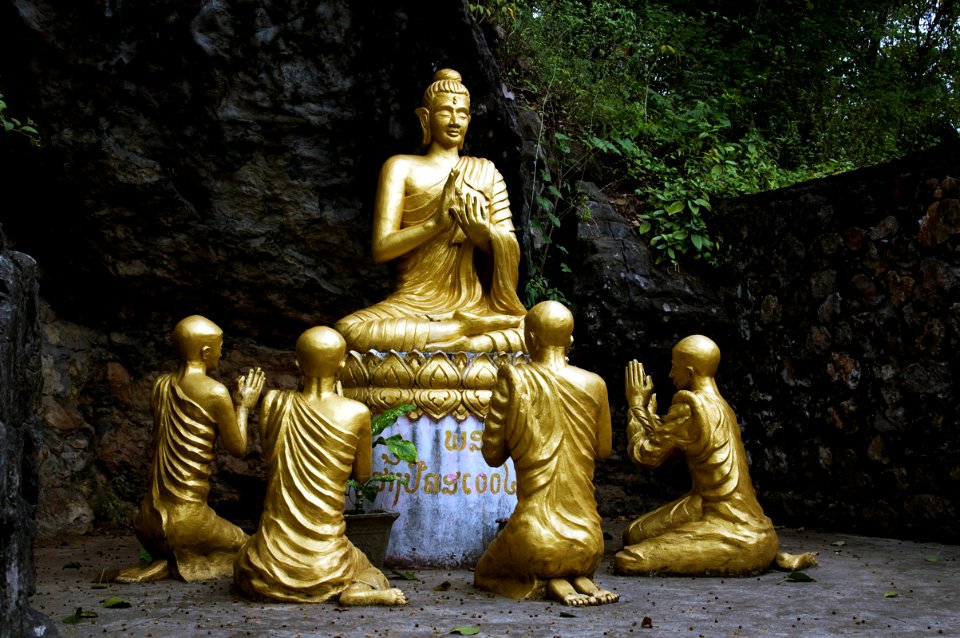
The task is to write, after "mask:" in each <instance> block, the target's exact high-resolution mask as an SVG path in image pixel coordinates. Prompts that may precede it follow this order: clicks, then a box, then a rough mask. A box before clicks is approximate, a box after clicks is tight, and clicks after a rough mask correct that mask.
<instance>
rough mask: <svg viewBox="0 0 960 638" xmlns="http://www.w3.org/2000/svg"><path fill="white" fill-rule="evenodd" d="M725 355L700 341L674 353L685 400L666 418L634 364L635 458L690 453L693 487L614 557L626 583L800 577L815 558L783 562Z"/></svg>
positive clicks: (649, 518) (640, 524) (646, 521)
mask: <svg viewBox="0 0 960 638" xmlns="http://www.w3.org/2000/svg"><path fill="white" fill-rule="evenodd" d="M719 364H720V349H719V348H718V347H717V344H716V343H714V342H713V341H712V340H711V339H708V338H707V337H704V336H702V335H693V336H689V337H686V338H685V339H682V340H681V341H680V342H679V343H677V345H676V346H674V348H673V365H672V366H671V368H670V379H671V380H672V381H673V383H674V385H675V386H676V388H677V390H678V392H677V393H676V394H675V395H674V397H673V403H672V404H671V406H670V410H669V411H668V412H667V414H666V416H665V417H663V418H661V417H659V416H658V415H657V396H656V394H654V393H653V380H652V379H651V378H650V377H649V376H647V375H646V373H645V372H644V369H643V366H642V365H641V364H640V363H638V362H637V361H631V362H630V363H629V365H628V366H627V370H626V394H627V403H628V405H629V415H628V422H627V453H628V455H629V456H630V459H631V460H632V461H633V462H634V463H635V464H637V465H638V466H641V467H651V468H652V467H657V466H659V465H660V464H661V463H663V462H664V461H665V460H666V459H667V458H668V457H669V456H671V455H672V454H674V453H680V454H682V455H683V456H684V457H685V459H686V463H687V467H688V468H689V470H690V477H691V480H692V482H693V487H692V488H691V490H690V492H689V493H688V494H687V495H686V496H683V497H682V498H680V499H678V500H676V501H673V502H671V503H667V504H666V505H664V506H662V507H660V508H658V509H656V510H653V511H652V512H649V513H647V514H644V515H643V516H640V517H639V518H637V519H636V520H634V521H633V522H632V523H631V524H630V525H629V526H628V527H627V529H626V530H625V531H624V534H623V543H624V545H625V547H624V548H623V549H622V550H621V551H620V552H618V553H617V555H616V557H615V558H614V570H615V571H616V572H617V573H620V574H649V573H671V574H702V575H706V574H711V575H747V574H751V573H754V572H758V571H762V570H765V569H767V568H769V567H770V566H771V565H773V564H775V565H776V566H777V567H780V568H782V569H800V568H804V567H808V566H811V565H815V564H816V558H815V557H814V555H813V554H810V553H805V554H798V555H792V554H785V553H779V554H778V553H777V549H778V539H777V534H776V532H775V531H774V529H773V524H772V523H771V521H770V519H769V518H767V517H766V516H765V515H764V513H763V509H762V508H761V507H760V503H759V502H758V501H757V494H756V492H755V491H754V489H753V485H752V483H751V482H750V474H749V471H748V468H747V455H746V451H745V450H744V447H743V442H742V441H741V439H740V427H739V425H738V424H737V418H736V416H735V415H734V413H733V410H732V409H731V408H730V406H729V405H728V404H727V402H726V401H725V400H724V399H723V397H722V396H720V391H719V390H718V389H717V383H716V378H715V377H716V373H717V367H718V366H719Z"/></svg>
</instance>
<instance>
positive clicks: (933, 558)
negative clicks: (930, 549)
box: [923, 554, 940, 563]
mask: <svg viewBox="0 0 960 638" xmlns="http://www.w3.org/2000/svg"><path fill="white" fill-rule="evenodd" d="M923 560H925V561H927V562H928V563H936V562H939V561H940V557H939V556H936V555H933V554H931V555H930V556H924V557H923Z"/></svg>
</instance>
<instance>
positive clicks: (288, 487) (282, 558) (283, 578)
mask: <svg viewBox="0 0 960 638" xmlns="http://www.w3.org/2000/svg"><path fill="white" fill-rule="evenodd" d="M345 352H346V344H345V342H344V340H343V337H342V336H340V334H339V333H338V332H336V331H335V330H332V329H331V328H326V327H322V326H318V327H315V328H311V329H309V330H307V331H306V332H304V333H303V334H302V335H301V336H300V338H299V339H298V340H297V350H296V356H297V366H298V367H299V368H300V372H301V374H302V375H303V377H302V380H303V383H302V389H301V390H300V391H278V390H271V391H269V392H267V394H266V396H265V397H264V400H263V406H262V408H261V418H260V434H261V441H262V445H263V453H264V457H265V458H266V461H267V463H268V471H267V472H268V473H267V494H266V498H265V499H264V503H263V513H262V515H261V517H260V525H259V527H258V529H257V531H256V533H255V534H254V535H253V536H251V537H250V540H248V541H247V543H246V544H245V545H244V546H243V548H242V549H241V550H240V552H239V554H238V555H237V560H236V565H235V569H234V582H235V583H236V585H237V587H238V589H240V591H242V592H243V593H244V594H245V595H247V596H248V597H250V598H253V599H271V600H279V601H284V602H293V603H314V602H324V601H326V600H330V599H334V600H338V601H339V603H340V604H341V605H402V604H405V603H406V599H405V597H404V595H403V592H401V591H400V590H399V589H395V588H391V587H390V584H389V582H388V581H387V579H386V577H385V576H384V575H383V574H382V573H381V572H380V570H378V569H377V568H376V567H374V566H373V565H372V564H371V563H370V561H369V560H367V557H366V556H365V555H364V554H363V552H361V551H360V550H359V549H357V548H356V547H354V546H353V544H352V543H351V542H350V540H349V539H347V537H346V536H345V529H346V524H345V523H344V518H343V509H344V502H345V493H346V489H347V479H348V478H350V477H351V475H352V476H353V477H354V478H355V479H357V480H358V481H360V482H363V481H365V480H366V479H368V478H369V477H370V474H371V472H372V455H373V452H372V448H371V442H370V438H371V434H370V411H369V410H368V409H367V407H366V406H365V405H363V404H362V403H360V402H358V401H353V400H351V399H347V398H344V397H342V396H340V395H338V394H337V389H336V381H337V374H338V373H339V371H340V368H341V367H342V366H343V362H344V355H345Z"/></svg>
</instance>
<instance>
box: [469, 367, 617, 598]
mask: <svg viewBox="0 0 960 638" xmlns="http://www.w3.org/2000/svg"><path fill="white" fill-rule="evenodd" d="M598 379H599V377H598ZM604 398H605V397H604ZM600 414H601V408H600V405H599V403H598V399H597V397H595V396H594V394H592V393H588V392H587V391H585V390H584V389H582V388H580V387H578V386H577V385H575V384H574V383H572V382H571V381H569V380H568V379H566V378H564V377H562V376H559V375H558V374H557V373H556V372H554V371H553V370H550V369H547V368H546V367H544V366H541V365H540V364H537V363H535V362H531V363H528V364H526V365H517V366H516V367H511V366H505V367H503V368H501V369H500V376H499V378H498V381H497V386H496V388H495V390H494V393H493V397H492V398H491V401H490V412H489V414H488V416H487V419H486V421H485V423H484V432H483V447H482V451H483V457H484V459H486V461H487V463H488V464H490V465H492V466H497V465H501V464H502V463H504V462H505V461H506V459H507V457H508V456H509V457H512V458H513V463H514V467H515V468H516V472H517V506H516V509H514V512H513V514H512V515H511V516H510V520H509V521H508V522H507V524H506V526H504V528H503V529H502V530H501V531H500V533H499V534H497V536H496V537H495V538H494V539H493V542H491V543H490V545H489V546H488V547H487V550H486V551H485V552H484V554H483V556H481V557H480V560H479V562H478V563H477V565H476V568H475V570H474V579H475V583H476V584H477V585H478V586H480V587H482V588H483V589H487V590H490V591H494V592H495V593H498V594H502V595H504V596H509V597H511V598H514V599H517V600H519V599H521V598H528V597H538V596H541V595H542V594H543V589H544V586H545V584H546V580H548V579H550V578H567V579H570V578H576V577H579V576H588V577H590V576H592V575H593V573H594V571H596V569H597V566H598V565H599V564H600V560H601V559H602V558H603V532H602V530H601V521H600V516H599V514H598V513H597V503H596V500H594V487H593V472H594V466H595V459H596V458H597V456H598V445H599V437H598V431H597V423H598V421H599V417H600Z"/></svg>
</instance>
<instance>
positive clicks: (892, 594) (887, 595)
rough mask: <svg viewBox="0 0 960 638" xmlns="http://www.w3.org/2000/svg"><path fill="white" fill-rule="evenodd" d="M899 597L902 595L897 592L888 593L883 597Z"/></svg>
mask: <svg viewBox="0 0 960 638" xmlns="http://www.w3.org/2000/svg"><path fill="white" fill-rule="evenodd" d="M899 595H900V594H898V593H897V592H895V591H888V592H886V593H884V595H883V597H884V598H896V597H897V596H899Z"/></svg>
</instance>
